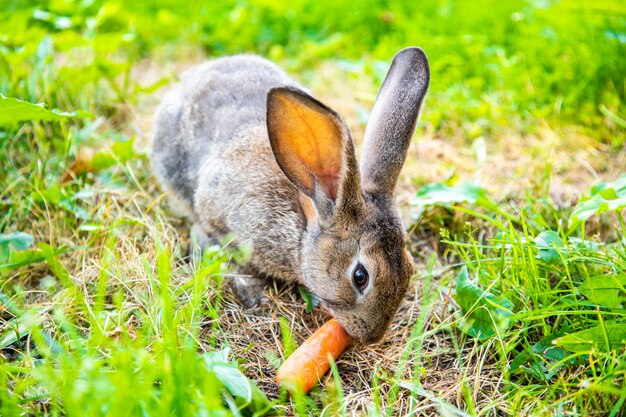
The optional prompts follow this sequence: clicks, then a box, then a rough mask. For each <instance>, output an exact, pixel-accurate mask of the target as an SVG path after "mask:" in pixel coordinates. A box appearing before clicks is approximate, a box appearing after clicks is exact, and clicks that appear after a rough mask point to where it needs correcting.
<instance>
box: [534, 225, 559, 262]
mask: <svg viewBox="0 0 626 417" xmlns="http://www.w3.org/2000/svg"><path fill="white" fill-rule="evenodd" d="M535 244H536V245H537V248H538V249H539V254H538V255H537V257H538V258H539V259H541V260H543V261H545V262H547V263H551V264H553V263H558V262H559V261H560V260H561V256H560V255H559V249H561V248H563V239H561V236H559V234H558V233H556V232H554V231H552V230H546V231H544V232H541V233H539V234H538V235H537V237H535Z"/></svg>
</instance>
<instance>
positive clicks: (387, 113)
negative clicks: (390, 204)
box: [361, 48, 430, 193]
mask: <svg viewBox="0 0 626 417" xmlns="http://www.w3.org/2000/svg"><path fill="white" fill-rule="evenodd" d="M429 82H430V70H429V68H428V58H426V54H425V53H424V51H422V50H421V49H420V48H406V49H403V50H402V51H400V52H398V54H397V55H396V56H395V58H394V59H393V62H392V63H391V68H390V69H389V73H388V74H387V77H385V81H384V82H383V85H382V87H381V88H380V92H379V93H378V97H377V98H376V102H375V104H374V108H373V109H372V115H371V116H370V120H369V122H368V123H367V128H366V130H365V137H364V139H363V158H362V160H361V172H362V173H363V190H364V191H365V192H369V193H391V192H393V189H394V187H395V185H396V181H397V180H398V176H399V175H400V170H401V169H402V165H403V164H404V160H405V159H406V153H407V151H408V149H409V144H410V143H411V137H412V136H413V132H415V124H416V123H417V118H418V116H419V113H420V109H421V107H422V103H423V102H424V97H425V96H426V91H427V90H428V84H429Z"/></svg>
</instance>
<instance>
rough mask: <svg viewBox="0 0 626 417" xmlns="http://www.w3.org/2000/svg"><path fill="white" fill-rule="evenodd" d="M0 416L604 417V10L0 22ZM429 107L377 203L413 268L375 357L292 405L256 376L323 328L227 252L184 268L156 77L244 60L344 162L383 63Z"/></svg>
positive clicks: (342, 365) (619, 81)
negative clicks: (411, 75) (308, 114)
mask: <svg viewBox="0 0 626 417" xmlns="http://www.w3.org/2000/svg"><path fill="white" fill-rule="evenodd" d="M0 22H2V24H1V25H0V416H22V415H27V416H164V415H171V416H230V415H234V416H252V415H254V416H261V415H293V414H297V415H333V416H334V415H355V414H356V415H372V416H391V415H416V416H428V415H444V416H501V415H514V416H517V415H528V416H544V415H545V416H592V415H594V416H595V415H598V416H611V417H613V416H621V415H625V412H626V404H625V401H626V380H625V378H624V377H625V373H626V309H625V304H624V303H625V302H626V222H625V221H624V216H623V213H624V212H623V209H624V208H625V207H626V151H625V150H624V142H625V140H626V6H625V5H624V3H623V2H622V1H617V0H616V1H612V0H602V1H595V2H585V1H582V0H562V1H549V0H527V1H519V0H513V1H509V2H504V1H495V0H477V1H474V2H461V1H454V0H448V1H434V0H427V1H423V2H419V3H418V2H410V1H403V0H390V1H381V0H351V1H347V0H332V1H331V0H318V1H310V0H292V1H289V2H274V1H269V0H247V1H242V0H225V1H215V2H200V1H188V2H178V1H173V0H146V1H137V2H135V3H134V4H133V6H132V7H130V6H129V5H128V2H123V1H121V0H89V1H86V0H84V1H72V0H38V1H34V0H3V1H2V7H0ZM409 45H416V46H420V47H422V48H423V49H424V51H425V52H426V53H427V54H428V57H429V61H430V66H431V86H430V91H429V94H428V97H427V99H426V104H425V107H424V111H423V114H422V117H421V120H420V123H419V126H418V129H417V132H416V134H415V137H414V140H413V143H412V145H411V148H410V150H409V158H408V161H407V164H406V166H405V169H404V170H403V172H402V176H401V184H400V187H399V190H398V203H399V205H400V207H401V210H402V213H403V216H404V220H405V225H406V227H407V233H408V236H409V249H410V251H411V253H412V254H413V256H414V259H415V263H416V272H415V276H414V277H413V279H412V283H411V286H410V289H409V291H408V293H407V296H406V299H405V300H404V302H403V304H402V305H401V307H400V309H399V311H398V313H397V314H396V317H395V318H394V321H393V323H392V325H391V327H390V329H389V330H388V332H387V334H386V336H385V338H384V339H383V340H382V341H381V342H380V343H378V344H375V345H371V346H358V347H355V348H352V349H350V350H348V351H347V352H346V353H345V354H344V355H343V356H341V357H340V359H339V360H338V361H337V363H336V364H335V366H333V369H332V372H331V373H330V374H329V375H327V376H326V377H324V378H323V379H322V381H321V383H320V385H319V386H318V387H317V388H316V389H314V391H313V392H312V393H311V394H310V395H308V396H295V397H290V396H289V395H288V394H287V393H286V392H284V391H283V390H281V389H279V387H278V386H277V385H276V384H275V383H274V377H275V371H276V369H277V367H278V366H280V364H281V363H282V362H283V360H284V358H285V357H287V356H288V355H289V354H290V353H291V352H292V351H293V350H294V349H295V347H296V346H297V345H298V344H299V343H300V342H302V340H304V339H305V338H306V337H308V336H309V335H310V334H311V333H312V332H313V331H314V330H315V329H316V328H318V327H319V326H320V325H321V324H322V323H323V322H324V321H326V320H327V319H328V318H329V316H328V314H327V313H325V312H324V311H323V310H322V309H321V308H319V307H317V306H315V303H314V302H313V300H312V299H311V297H310V296H309V295H308V294H307V292H306V290H305V289H303V288H296V287H293V286H288V285H282V284H279V283H272V285H270V288H268V289H267V296H268V298H269V300H270V302H269V303H267V304H266V305H263V306H260V307H258V308H255V309H252V310H249V309H245V308H244V307H243V306H242V305H241V303H239V302H238V301H237V299H236V297H235V296H234V294H233V293H232V292H231V290H230V289H229V288H228V287H227V286H226V285H224V282H223V281H224V277H225V276H227V275H228V274H231V273H233V271H234V270H235V267H236V264H237V263H238V262H242V259H243V258H244V257H245V253H242V251H239V250H237V249H236V248H232V247H229V246H224V247H211V248H208V250H207V251H205V253H204V254H203V257H202V261H201V263H199V264H196V265H194V264H192V263H190V262H189V261H188V259H186V255H187V252H188V244H189V233H188V225H187V224H185V222H184V221H183V220H182V219H180V218H177V217H175V216H174V215H173V214H172V212H171V211H170V209H169V207H168V205H167V198H166V195H165V194H164V193H163V191H162V190H160V189H159V187H158V185H157V184H156V182H155V180H154V178H153V177H152V175H151V173H150V163H149V150H150V140H151V138H150V130H151V126H152V117H153V115H154V111H155V109H156V106H157V105H158V103H159V100H160V98H161V97H162V96H163V94H164V92H166V91H167V89H168V88H169V86H170V85H172V84H173V83H175V82H176V81H177V80H178V78H179V76H180V74H182V73H183V72H184V71H185V69H187V68H189V67H191V66H192V65H194V64H196V63H199V62H202V61H203V60H205V59H209V58H213V57H219V56H224V55H230V54H235V53H244V52H245V53H256V54H260V55H263V56H265V57H267V58H269V59H271V60H273V61H275V62H277V63H278V64H279V65H281V66H282V67H283V68H285V69H286V70H287V71H288V72H289V73H290V74H292V75H293V76H294V77H295V78H296V79H297V80H298V81H300V82H301V83H302V84H304V85H306V86H307V87H310V88H311V90H312V92H313V94H314V95H315V96H316V97H318V98H320V99H321V100H322V101H324V102H327V103H328V104H329V105H330V106H331V107H333V108H335V109H336V110H338V112H339V113H341V114H342V115H344V116H345V118H346V120H347V122H348V125H349V126H350V128H351V129H352V131H353V133H354V138H355V141H356V142H357V147H358V145H359V144H360V140H361V138H362V134H363V130H364V127H365V123H366V121H367V118H368V116H369V111H370V109H371V106H372V104H373V102H374V99H375V97H376V92H377V89H378V87H379V85H380V83H381V82H382V80H383V78H384V76H385V73H386V71H387V69H388V66H389V63H390V61H391V59H392V57H393V55H394V54H395V53H396V52H397V51H398V50H399V49H401V48H403V47H405V46H409Z"/></svg>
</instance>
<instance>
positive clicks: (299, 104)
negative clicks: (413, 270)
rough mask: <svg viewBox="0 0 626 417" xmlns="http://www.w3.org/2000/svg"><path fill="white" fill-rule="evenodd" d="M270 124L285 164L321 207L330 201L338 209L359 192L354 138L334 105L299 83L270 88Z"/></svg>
mask: <svg viewBox="0 0 626 417" xmlns="http://www.w3.org/2000/svg"><path fill="white" fill-rule="evenodd" d="M267 130H268V135H269V139H270V145H271V147H272V152H273V153H274V157H275V158H276V162H277V163H278V165H279V166H280V168H281V170H282V171H283V173H284V174H285V175H286V176H287V178H289V180H290V181H291V182H292V183H293V184H294V185H295V186H296V187H297V188H298V189H299V190H300V191H301V192H302V193H304V194H305V195H306V196H308V197H310V198H311V199H312V200H313V201H314V202H315V203H316V206H318V209H319V208H320V205H322V206H327V205H328V203H330V205H329V209H330V210H331V211H332V212H335V211H336V209H337V208H338V207H337V206H339V205H340V204H341V201H346V200H350V199H354V194H355V193H357V192H358V193H359V194H360V191H359V177H358V168H357V166H356V157H355V155H354V147H353V144H352V139H351V138H350V133H349V131H348V127H347V126H346V124H345V122H344V121H343V120H342V119H341V117H340V116H339V115H338V114H337V113H335V112H334V111H333V110H331V109H329V108H328V107H326V106H325V105H324V104H322V103H320V102H319V101H317V100H316V99H314V98H313V97H311V96H309V95H308V94H306V93H305V92H303V91H301V90H299V89H297V88H293V87H277V88H272V89H271V90H270V91H269V93H268V95H267Z"/></svg>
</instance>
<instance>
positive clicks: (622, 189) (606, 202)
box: [569, 174, 626, 228]
mask: <svg viewBox="0 0 626 417" xmlns="http://www.w3.org/2000/svg"><path fill="white" fill-rule="evenodd" d="M624 207H626V174H625V175H622V176H621V177H620V178H618V179H617V180H615V181H612V182H599V183H598V184H596V185H594V186H593V187H592V188H591V192H590V195H589V197H587V198H584V199H582V200H581V201H580V202H579V203H578V205H577V206H576V207H575V208H574V211H573V212H572V215H571V216H570V218H569V227H570V228H571V227H574V226H576V225H578V224H579V223H580V222H584V221H585V220H587V219H589V218H590V217H591V216H593V215H596V214H600V213H604V212H605V211H616V210H621V209H623V208H624Z"/></svg>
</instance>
